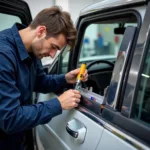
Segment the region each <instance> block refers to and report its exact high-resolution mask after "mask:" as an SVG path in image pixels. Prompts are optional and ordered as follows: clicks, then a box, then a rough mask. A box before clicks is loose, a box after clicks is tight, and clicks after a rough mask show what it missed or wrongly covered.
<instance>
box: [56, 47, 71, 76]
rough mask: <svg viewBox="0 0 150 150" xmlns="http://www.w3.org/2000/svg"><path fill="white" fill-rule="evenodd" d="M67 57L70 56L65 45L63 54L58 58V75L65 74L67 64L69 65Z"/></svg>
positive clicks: (68, 48)
mask: <svg viewBox="0 0 150 150" xmlns="http://www.w3.org/2000/svg"><path fill="white" fill-rule="evenodd" d="M69 55H70V46H69V45H67V46H66V47H65V49H64V50H63V52H62V53H61V54H60V56H59V68H58V73H60V74H61V73H63V74H65V73H67V71H68V63H69Z"/></svg>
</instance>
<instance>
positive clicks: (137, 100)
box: [0, 0, 150, 150]
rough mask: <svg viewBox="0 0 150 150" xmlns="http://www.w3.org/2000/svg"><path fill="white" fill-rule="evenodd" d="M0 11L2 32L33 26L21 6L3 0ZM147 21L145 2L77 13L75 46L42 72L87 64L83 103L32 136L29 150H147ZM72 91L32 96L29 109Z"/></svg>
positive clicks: (103, 1)
mask: <svg viewBox="0 0 150 150" xmlns="http://www.w3.org/2000/svg"><path fill="white" fill-rule="evenodd" d="M0 11H1V13H0V17H1V19H3V18H6V17H7V18H8V19H7V20H6V19H5V22H6V24H4V23H5V22H3V24H1V25H0V30H1V28H2V29H4V28H7V27H9V26H11V25H12V24H13V23H14V22H20V23H23V24H25V25H28V24H29V23H30V22H31V20H32V17H31V14H30V10H29V7H28V5H27V3H25V2H24V1H8V0H5V1H2V0H1V1H0ZM149 18H150V1H149V0H113V1H108V0H99V1H97V2H95V3H93V4H92V5H89V6H87V7H86V8H84V9H83V10H81V12H80V15H79V18H78V20H77V22H76V28H77V33H78V34H77V41H76V44H75V46H74V47H73V48H72V49H71V48H70V47H69V46H66V47H65V48H64V49H62V50H61V52H60V53H59V55H58V57H56V59H55V60H54V61H53V63H52V64H50V65H46V66H45V67H44V69H45V72H46V73H47V74H60V73H63V74H65V73H67V72H68V71H71V70H73V69H75V68H78V67H80V66H81V64H83V63H86V65H87V69H88V73H89V79H88V81H87V82H86V83H82V87H81V88H80V89H79V90H80V92H81V95H82V97H81V102H80V104H79V106H78V107H77V108H75V109H73V110H64V111H63V112H62V114H61V115H59V116H57V117H55V118H53V119H52V120H51V121H50V122H49V123H48V124H43V125H39V126H37V127H36V128H35V129H34V135H32V133H31V132H30V133H29V134H28V144H29V145H30V147H31V148H32V149H33V147H34V145H33V143H34V141H35V144H36V146H37V149H40V148H39V143H42V145H43V148H44V149H45V150H46V149H47V150H101V149H102V150H103V149H105V150H135V149H139V150H150V90H149V89H150V87H149V82H150V75H149V74H150V69H149V68H150V59H149V55H150V45H149V43H150V42H149V41H150V19H149ZM3 20H4V19H3ZM74 88H75V85H66V86H65V87H64V88H63V89H62V88H61V89H59V90H58V91H56V92H55V93H48V94H42V93H34V96H33V100H32V103H37V102H42V101H46V100H50V99H52V98H54V97H58V96H59V95H60V94H61V93H63V92H64V91H65V90H67V89H74Z"/></svg>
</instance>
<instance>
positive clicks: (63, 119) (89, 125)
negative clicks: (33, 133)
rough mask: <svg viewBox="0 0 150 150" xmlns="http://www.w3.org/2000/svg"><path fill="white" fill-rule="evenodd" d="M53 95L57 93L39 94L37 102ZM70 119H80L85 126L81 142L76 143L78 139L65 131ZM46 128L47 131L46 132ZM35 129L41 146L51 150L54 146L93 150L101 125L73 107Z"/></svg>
mask: <svg viewBox="0 0 150 150" xmlns="http://www.w3.org/2000/svg"><path fill="white" fill-rule="evenodd" d="M54 97H57V95H55V94H40V96H39V98H38V99H39V100H38V102H40V100H42V101H45V100H49V99H51V98H54ZM72 119H77V120H80V121H81V122H82V123H83V124H84V125H85V127H86V135H85V139H84V142H83V143H82V144H80V143H78V141H77V140H76V139H75V138H74V137H72V136H70V135H69V134H68V133H67V131H66V125H67V123H68V122H69V121H70V120H72ZM47 130H48V132H49V133H46V132H47ZM37 131H38V133H39V135H40V139H41V141H42V143H43V146H44V147H45V148H46V147H48V148H49V149H51V150H53V149H54V148H55V149H57V150H62V149H65V150H67V149H71V150H88V149H89V150H95V149H96V146H97V144H98V142H99V140H100V138H101V135H102V133H103V127H102V126H100V125H98V124H97V123H95V122H94V121H92V120H91V119H89V118H88V117H87V116H85V115H84V114H82V113H81V112H79V111H77V110H76V109H74V110H69V111H68V110H65V111H63V112H62V114H61V115H59V116H57V117H55V118H53V119H52V120H51V121H50V122H49V123H48V124H46V125H42V126H39V127H38V128H37ZM50 132H51V133H50ZM41 133H42V134H41ZM56 139H57V140H56ZM46 141H47V142H46ZM53 141H55V142H53ZM89 141H90V142H89ZM44 143H45V144H44ZM91 143H92V144H91ZM48 145H49V146H48ZM66 145H67V146H68V147H67V146H66ZM66 148H67V149H66Z"/></svg>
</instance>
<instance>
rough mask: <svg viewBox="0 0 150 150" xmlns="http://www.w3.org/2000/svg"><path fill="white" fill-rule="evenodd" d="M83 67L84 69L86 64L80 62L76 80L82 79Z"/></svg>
mask: <svg viewBox="0 0 150 150" xmlns="http://www.w3.org/2000/svg"><path fill="white" fill-rule="evenodd" d="M85 69H86V64H82V65H81V67H80V72H79V74H78V76H77V80H82V79H83V77H84V72H85Z"/></svg>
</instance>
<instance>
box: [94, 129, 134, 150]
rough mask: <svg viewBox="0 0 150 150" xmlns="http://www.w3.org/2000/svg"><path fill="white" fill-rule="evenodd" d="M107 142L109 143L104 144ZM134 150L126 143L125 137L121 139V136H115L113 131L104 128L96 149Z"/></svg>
mask: <svg viewBox="0 0 150 150" xmlns="http://www.w3.org/2000/svg"><path fill="white" fill-rule="evenodd" d="M106 143H109V144H106ZM101 149H106V150H120V149H121V150H136V148H134V147H133V146H131V145H130V144H127V141H126V139H124V140H122V139H121V138H119V137H117V136H116V135H114V134H113V133H111V132H109V131H108V130H106V129H104V132H103V135H102V138H101V141H100V143H99V145H98V147H97V149H96V150H101Z"/></svg>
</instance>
